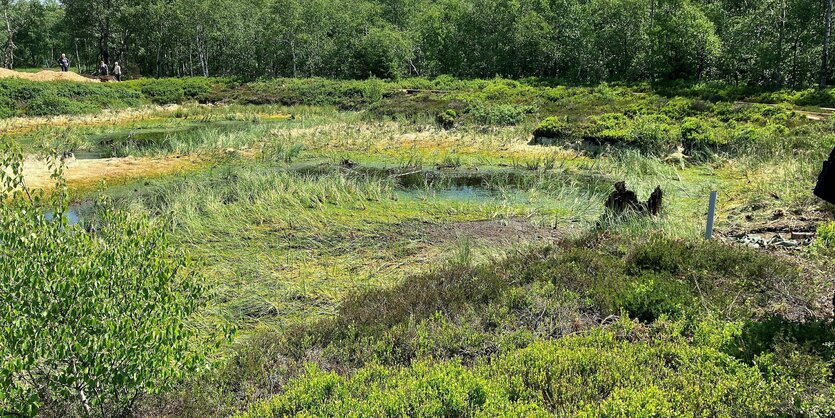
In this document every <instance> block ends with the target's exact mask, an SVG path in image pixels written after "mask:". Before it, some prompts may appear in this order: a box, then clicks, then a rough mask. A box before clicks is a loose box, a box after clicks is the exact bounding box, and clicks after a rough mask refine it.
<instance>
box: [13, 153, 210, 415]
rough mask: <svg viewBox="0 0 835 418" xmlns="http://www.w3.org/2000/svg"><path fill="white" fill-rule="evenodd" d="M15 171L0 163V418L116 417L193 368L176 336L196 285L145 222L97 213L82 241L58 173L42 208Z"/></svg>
mask: <svg viewBox="0 0 835 418" xmlns="http://www.w3.org/2000/svg"><path fill="white" fill-rule="evenodd" d="M21 161H22V157H21V156H20V155H19V154H17V153H13V152H4V154H3V160H2V161H0V162H2V165H1V166H0V167H2V169H0V179H2V189H0V192H2V193H0V200H4V201H5V202H7V203H6V204H4V205H2V206H0V242H2V244H3V245H2V246H0V276H2V277H3V280H0V321H1V322H2V323H3V326H2V327H0V416H34V415H36V414H37V413H38V409H39V408H40V407H41V406H43V405H45V404H46V405H49V404H56V403H59V404H61V405H62V407H61V409H62V410H65V411H68V412H77V413H79V414H83V415H86V416H125V415H126V414H127V413H128V412H129V411H130V410H131V408H132V407H133V404H134V403H135V402H136V400H137V399H138V397H139V396H140V395H141V394H143V393H158V392H160V391H163V390H166V389H167V388H170V387H171V385H172V384H174V383H176V382H177V381H178V379H180V378H181V377H183V376H185V375H186V374H188V373H190V372H193V371H195V370H196V369H197V368H198V367H199V366H200V365H201V363H202V360H203V358H204V356H203V355H201V354H200V351H197V350H195V349H194V345H193V343H194V342H195V332H194V330H193V329H192V328H190V327H189V326H188V324H187V318H188V317H189V316H191V315H192V314H193V313H195V312H196V310H197V309H199V308H200V301H201V300H202V297H201V295H202V294H203V290H202V286H201V285H200V281H199V280H197V278H196V277H195V275H194V274H193V273H192V271H191V270H190V268H189V262H188V260H187V258H185V256H184V255H182V254H180V253H178V252H177V251H175V250H174V249H173V248H172V247H171V245H170V241H169V238H168V234H167V233H166V230H165V229H164V228H161V227H160V226H159V225H157V224H156V223H155V222H152V221H149V220H148V219H145V218H136V217H132V216H129V215H127V214H125V213H122V212H118V211H114V210H103V211H102V213H101V214H100V216H101V220H100V222H98V223H97V225H96V227H95V228H91V231H87V230H85V228H83V227H82V226H81V225H77V224H76V225H72V224H70V223H69V220H68V216H67V213H68V212H67V204H66V202H67V200H66V199H65V198H61V197H60V196H65V192H66V188H65V186H64V185H63V184H62V183H61V182H60V169H56V172H55V175H54V176H55V178H56V179H58V183H57V187H56V189H55V192H53V194H52V196H53V197H49V198H48V197H45V195H44V194H42V193H37V192H30V191H28V190H27V189H26V188H25V184H24V182H23V180H22V175H21V170H22V162H21Z"/></svg>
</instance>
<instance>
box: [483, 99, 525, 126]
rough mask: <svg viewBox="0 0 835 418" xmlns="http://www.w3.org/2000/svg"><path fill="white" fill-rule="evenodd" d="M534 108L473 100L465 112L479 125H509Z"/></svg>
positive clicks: (515, 122)
mask: <svg viewBox="0 0 835 418" xmlns="http://www.w3.org/2000/svg"><path fill="white" fill-rule="evenodd" d="M535 110H536V109H535V108H534V107H533V106H529V105H515V104H486V103H482V102H474V103H472V104H470V106H469V107H468V108H467V113H468V115H469V116H470V118H472V120H473V121H474V122H475V123H476V124H479V125H491V126H511V125H516V124H519V123H521V122H522V121H523V120H525V118H526V117H527V115H530V114H532V113H534V111H535Z"/></svg>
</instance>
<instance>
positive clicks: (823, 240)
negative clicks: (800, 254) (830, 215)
mask: <svg viewBox="0 0 835 418" xmlns="http://www.w3.org/2000/svg"><path fill="white" fill-rule="evenodd" d="M813 247H814V248H815V249H817V250H823V251H835V221H831V222H823V223H821V224H820V225H818V229H817V234H816V235H815V241H814V243H813Z"/></svg>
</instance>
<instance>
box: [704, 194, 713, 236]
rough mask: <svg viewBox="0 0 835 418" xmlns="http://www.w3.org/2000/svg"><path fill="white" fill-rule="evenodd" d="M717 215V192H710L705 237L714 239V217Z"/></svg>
mask: <svg viewBox="0 0 835 418" xmlns="http://www.w3.org/2000/svg"><path fill="white" fill-rule="evenodd" d="M715 217H716V192H710V206H709V207H708V209H707V230H706V231H705V239H706V240H711V239H713V219H714V218H715Z"/></svg>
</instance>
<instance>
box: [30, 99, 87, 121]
mask: <svg viewBox="0 0 835 418" xmlns="http://www.w3.org/2000/svg"><path fill="white" fill-rule="evenodd" d="M96 110H98V108H97V107H95V106H94V105H90V104H87V103H83V102H75V101H72V100H70V99H67V98H64V97H60V96H47V95H43V96H40V97H37V98H35V99H33V100H32V101H30V102H29V104H28V105H27V106H26V114H27V115H31V116H57V115H78V114H82V113H92V112H94V111H96Z"/></svg>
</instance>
